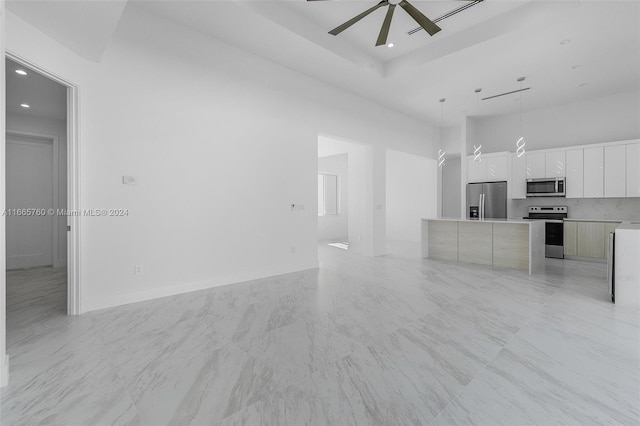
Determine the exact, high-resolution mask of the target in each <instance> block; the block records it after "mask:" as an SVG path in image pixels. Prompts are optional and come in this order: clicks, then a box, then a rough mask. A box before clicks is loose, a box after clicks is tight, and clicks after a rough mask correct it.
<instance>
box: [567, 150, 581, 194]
mask: <svg viewBox="0 0 640 426" xmlns="http://www.w3.org/2000/svg"><path fill="white" fill-rule="evenodd" d="M566 160H567V161H566V171H567V181H566V194H567V198H582V197H583V196H584V158H583V156H582V150H581V149H569V150H567V153H566Z"/></svg>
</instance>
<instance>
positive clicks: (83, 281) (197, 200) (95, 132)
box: [6, 4, 437, 312]
mask: <svg viewBox="0 0 640 426" xmlns="http://www.w3.org/2000/svg"><path fill="white" fill-rule="evenodd" d="M6 40H7V48H8V50H10V51H11V52H12V53H14V54H15V55H17V56H19V57H23V58H26V59H28V60H29V61H32V62H33V63H35V64H38V65H39V66H41V67H42V68H44V69H46V70H48V71H51V72H52V73H54V74H55V75H58V76H60V77H62V78H64V79H65V80H67V81H70V82H72V83H73V84H74V85H77V86H78V88H79V96H80V103H79V105H80V117H81V121H80V131H79V141H80V153H81V157H80V167H81V170H80V178H79V179H80V184H81V193H80V198H81V199H80V208H86V209H97V208H107V209H109V208H113V209H126V210H127V211H128V215H127V216H124V217H82V218H81V222H80V233H81V234H80V235H81V237H80V238H81V247H80V250H81V258H80V271H81V275H80V280H79V281H80V290H81V308H80V310H81V311H82V312H86V311H89V310H95V309H100V308H104V307H109V306H115V305H120V304H124V303H131V302H135V301H140V300H147V299H151V298H155V297H161V296H166V295H171V294H176V293H181V292H186V291H192V290H197V289H202V288H208V287H213V286H217V285H224V284H229V283H234V282H239V281H244V280H250V279H256V278H261V277H266V276H272V275H277V274H283V273H288V272H293V271H297V270H303V269H308V268H315V267H317V265H318V258H317V198H316V192H317V189H316V188H317V142H318V135H320V134H331V135H338V136H341V137H343V138H345V139H349V140H354V141H365V142H366V143H368V144H370V146H371V147H390V148H393V149H397V150H400V151H406V152H411V153H414V154H418V155H425V156H430V155H431V153H432V152H433V148H434V146H435V144H434V141H436V140H437V138H436V137H434V135H435V134H436V131H435V129H434V128H433V127H430V126H428V125H427V124H425V123H423V122H420V121H418V120H414V119H411V118H408V117H406V116H405V115H402V114H400V113H397V112H394V111H391V110H388V109H386V108H385V107H383V106H381V105H378V104H375V103H372V102H370V101H368V100H365V99H363V98H359V97H357V96H355V95H353V94H350V93H347V92H345V91H342V90H338V89H336V88H334V87H332V86H330V85H327V84H325V83H322V82H320V81H318V80H316V79H313V78H310V77H308V76H304V75H302V74H300V73H297V72H295V71H292V70H290V69H288V68H286V67H282V66H279V65H276V64H274V63H272V62H269V61H266V60H264V59H261V58H259V57H257V56H255V55H252V54H249V53H247V52H244V51H242V50H239V49H237V48H234V47H232V46H230V45H228V44H225V43H223V42H220V41H218V40H216V39H213V38H211V37H209V36H205V35H203V34H201V33H197V32H195V31H193V30H190V29H188V28H186V27H182V26H180V25H177V24H175V23H173V22H171V21H169V20H166V19H164V18H160V17H157V16H154V15H151V14H148V13H147V12H145V11H142V10H141V9H139V8H138V7H136V6H135V5H132V4H129V5H128V6H127V8H126V10H125V12H124V14H123V17H122V20H121V22H120V23H119V25H118V28H117V29H116V32H115V34H114V36H113V38H112V40H111V41H110V43H109V45H108V47H107V50H106V51H105V52H104V54H103V56H102V59H101V61H100V62H99V63H94V62H89V61H86V60H84V59H82V58H80V57H78V56H77V55H75V54H73V53H72V52H71V51H70V50H68V49H67V48H65V47H64V46H61V45H60V44H59V43H57V42H55V41H54V40H52V39H51V38H49V37H47V36H46V35H44V34H43V33H42V32H40V31H38V30H37V29H36V28H34V27H33V26H31V25H29V24H27V23H26V22H24V21H23V20H21V19H20V18H18V17H17V16H15V15H13V14H11V13H7V38H6ZM381 116H384V117H387V119H386V120H379V119H377V117H381ZM124 175H132V176H135V177H137V180H138V183H137V185H123V184H122V176H124ZM351 182H352V181H351V179H350V183H351ZM434 197H435V196H434ZM291 204H303V205H305V206H307V208H306V209H304V210H302V211H291V208H290V206H291ZM350 233H351V230H350ZM134 265H143V266H144V274H142V275H134Z"/></svg>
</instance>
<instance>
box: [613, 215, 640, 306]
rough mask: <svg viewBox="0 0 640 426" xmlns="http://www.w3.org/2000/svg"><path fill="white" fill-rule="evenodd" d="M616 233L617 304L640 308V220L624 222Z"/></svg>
mask: <svg viewBox="0 0 640 426" xmlns="http://www.w3.org/2000/svg"><path fill="white" fill-rule="evenodd" d="M615 234H616V240H615V241H616V242H615V245H616V247H615V266H614V268H615V296H616V297H615V298H616V305H621V306H632V307H635V308H640V262H638V259H640V221H629V222H623V223H622V224H621V225H620V226H618V227H617V228H616V230H615Z"/></svg>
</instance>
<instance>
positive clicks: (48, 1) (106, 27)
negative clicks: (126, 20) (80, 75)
mask: <svg viewBox="0 0 640 426" xmlns="http://www.w3.org/2000/svg"><path fill="white" fill-rule="evenodd" d="M126 5H127V0H107V1H104V0H63V1H59V0H6V7H7V9H8V10H9V11H11V12H13V13H15V14H16V15H18V16H20V17H22V18H23V19H24V20H25V21H27V22H29V23H30V24H31V25H33V26H35V27H37V28H39V29H40V31H42V32H43V33H45V34H47V35H48V36H49V37H51V38H52V39H54V40H56V41H58V42H59V43H62V44H64V45H65V46H66V47H67V48H69V49H71V50H72V51H74V52H75V53H77V54H78V55H80V56H81V57H83V58H85V59H89V60H91V61H96V62H97V61H99V60H100V58H101V57H102V53H103V52H104V50H105V49H106V47H107V44H108V43H109V39H110V38H111V35H112V34H113V31H115V29H116V26H117V25H118V22H119V21H120V17H121V16H122V12H123V11H124V8H125V6H126Z"/></svg>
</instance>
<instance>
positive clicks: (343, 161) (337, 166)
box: [318, 153, 349, 241]
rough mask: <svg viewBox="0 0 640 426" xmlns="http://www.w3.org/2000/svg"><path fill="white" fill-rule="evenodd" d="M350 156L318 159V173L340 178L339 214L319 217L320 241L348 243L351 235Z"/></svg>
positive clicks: (339, 155)
mask: <svg viewBox="0 0 640 426" xmlns="http://www.w3.org/2000/svg"><path fill="white" fill-rule="evenodd" d="M348 161H349V155H348V154H346V153H345V154H337V155H331V156H327V157H320V158H318V172H319V173H327V174H331V175H336V176H338V214H337V215H325V216H318V240H320V241H327V240H331V241H338V240H340V241H347V239H348V233H349V223H348V218H349V215H348V212H349V179H348V176H347V173H348V167H347V164H348Z"/></svg>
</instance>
